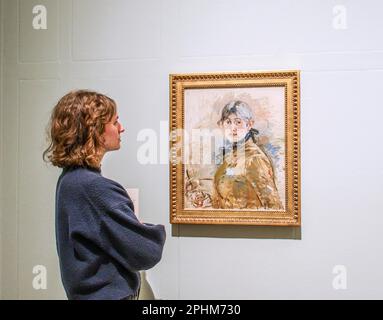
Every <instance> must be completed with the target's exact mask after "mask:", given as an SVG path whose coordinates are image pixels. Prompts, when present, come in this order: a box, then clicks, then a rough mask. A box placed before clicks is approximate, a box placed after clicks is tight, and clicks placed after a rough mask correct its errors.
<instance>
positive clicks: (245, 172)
mask: <svg viewBox="0 0 383 320" xmlns="http://www.w3.org/2000/svg"><path fill="white" fill-rule="evenodd" d="M253 124H254V121H253V116H252V112H251V109H250V107H249V106H248V105H247V104H246V103H245V102H242V101H239V100H235V101H231V102H229V103H228V104H226V105H225V107H224V108H223V109H222V114H221V119H220V120H219V121H218V125H219V126H220V127H221V128H222V129H223V132H224V137H225V138H226V139H227V141H228V145H227V146H226V147H224V148H223V161H222V164H221V165H220V166H219V167H218V169H217V171H216V173H215V176H214V189H213V197H212V198H213V207H214V208H218V209H245V208H249V209H269V210H279V209H283V206H282V203H281V201H280V199H279V195H278V190H277V188H276V184H275V181H274V172H273V166H272V165H271V161H270V160H269V158H268V157H267V156H266V154H265V153H264V152H263V151H262V149H261V148H260V147H259V146H258V145H257V144H256V138H255V135H257V134H258V130H256V129H254V128H253Z"/></svg>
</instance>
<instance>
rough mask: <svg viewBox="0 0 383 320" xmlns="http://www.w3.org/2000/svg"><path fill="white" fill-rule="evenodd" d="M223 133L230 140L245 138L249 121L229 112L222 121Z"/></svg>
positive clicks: (248, 128) (236, 140) (235, 140)
mask: <svg viewBox="0 0 383 320" xmlns="http://www.w3.org/2000/svg"><path fill="white" fill-rule="evenodd" d="M222 126H223V130H224V135H225V138H226V139H227V140H229V141H230V142H232V143H233V142H238V141H240V140H242V139H244V138H245V136H246V134H247V133H248V132H249V130H250V123H249V122H248V121H246V120H244V119H242V118H240V117H238V116H237V115H236V114H231V115H229V117H227V118H226V119H225V120H224V121H223V123H222Z"/></svg>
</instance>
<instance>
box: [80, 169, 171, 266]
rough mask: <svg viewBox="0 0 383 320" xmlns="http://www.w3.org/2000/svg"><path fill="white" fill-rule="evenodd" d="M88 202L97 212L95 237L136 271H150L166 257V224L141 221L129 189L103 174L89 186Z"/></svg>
mask: <svg viewBox="0 0 383 320" xmlns="http://www.w3.org/2000/svg"><path fill="white" fill-rule="evenodd" d="M86 194H87V198H88V201H89V202H90V203H91V206H92V207H93V210H92V211H93V212H92V214H94V215H96V217H94V218H95V219H89V220H88V221H92V220H93V221H95V222H96V223H97V228H96V230H98V234H95V235H93V236H92V238H93V239H94V241H95V242H96V243H97V245H98V246H99V247H100V248H101V249H102V250H103V251H104V252H105V253H106V254H108V255H109V256H110V257H112V258H113V259H114V260H116V261H118V262H119V263H120V264H121V265H122V266H124V267H125V268H127V269H129V270H132V271H139V270H147V269H150V268H152V267H153V266H154V265H156V264H157V263H158V262H159V261H160V260H161V257H162V251H163V246H164V242H165V238H166V234H165V228H164V226H163V225H154V224H145V223H141V222H140V221H138V219H137V217H136V215H135V214H134V212H133V210H134V208H133V203H132V201H131V199H130V197H129V195H128V194H127V192H126V190H125V189H124V188H123V187H122V186H121V185H120V184H118V183H117V182H115V181H112V180H110V179H106V178H104V177H102V176H100V177H98V178H97V179H94V181H92V183H91V184H90V185H89V186H87V188H86Z"/></svg>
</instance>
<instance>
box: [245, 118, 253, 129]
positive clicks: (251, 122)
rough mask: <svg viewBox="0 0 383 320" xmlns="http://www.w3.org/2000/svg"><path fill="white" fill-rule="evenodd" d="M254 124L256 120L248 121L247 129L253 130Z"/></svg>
mask: <svg viewBox="0 0 383 320" xmlns="http://www.w3.org/2000/svg"><path fill="white" fill-rule="evenodd" d="M253 124H254V120H248V121H247V124H246V127H247V128H248V129H251V128H252V127H253Z"/></svg>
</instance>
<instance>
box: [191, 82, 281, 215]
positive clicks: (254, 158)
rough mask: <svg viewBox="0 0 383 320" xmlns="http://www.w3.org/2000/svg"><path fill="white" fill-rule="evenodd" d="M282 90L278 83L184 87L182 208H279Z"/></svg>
mask: <svg viewBox="0 0 383 320" xmlns="http://www.w3.org/2000/svg"><path fill="white" fill-rule="evenodd" d="M283 93H284V91H283V89H282V88H235V89H210V90H207V89H206V90H187V91H185V104H186V105H187V106H188V108H187V111H186V117H185V129H186V134H188V135H189V138H188V139H187V140H188V142H189V152H186V154H187V157H189V158H187V159H186V164H185V207H186V208H188V209H191V210H193V209H214V210H225V211H230V210H236V211H240V210H243V211H263V212H267V211H281V210H284V209H285V208H284V200H285V194H284V191H285V190H284V188H283V183H284V177H285V175H284V126H283V121H284V95H283ZM197 109H198V111H197ZM206 160H211V162H209V161H206Z"/></svg>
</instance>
